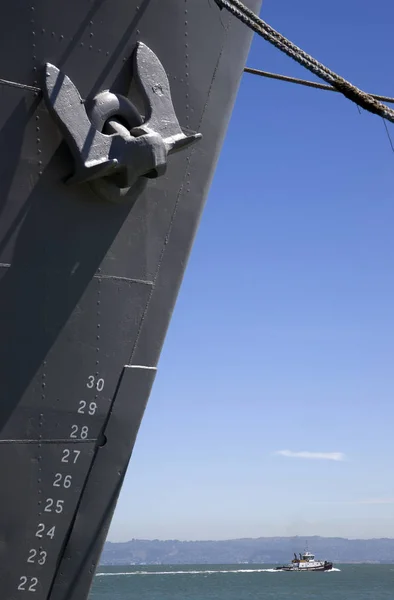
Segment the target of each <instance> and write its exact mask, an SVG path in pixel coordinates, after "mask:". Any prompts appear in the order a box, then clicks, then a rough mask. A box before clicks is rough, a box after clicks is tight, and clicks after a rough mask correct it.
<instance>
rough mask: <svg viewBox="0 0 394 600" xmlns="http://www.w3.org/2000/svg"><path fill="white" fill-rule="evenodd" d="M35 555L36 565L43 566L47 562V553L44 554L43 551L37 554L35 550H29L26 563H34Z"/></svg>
mask: <svg viewBox="0 0 394 600" xmlns="http://www.w3.org/2000/svg"><path fill="white" fill-rule="evenodd" d="M37 555H38V558H37V562H38V564H39V565H45V563H46V560H47V553H46V552H45V550H40V551H39V552H37V550H36V549H35V548H31V550H29V556H28V559H27V562H28V563H35V562H36V557H37Z"/></svg>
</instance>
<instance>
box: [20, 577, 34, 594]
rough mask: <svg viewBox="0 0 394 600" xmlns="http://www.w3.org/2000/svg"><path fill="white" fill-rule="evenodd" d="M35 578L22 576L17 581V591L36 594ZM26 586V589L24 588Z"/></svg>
mask: <svg viewBox="0 0 394 600" xmlns="http://www.w3.org/2000/svg"><path fill="white" fill-rule="evenodd" d="M37 583H38V579H37V577H30V578H29V577H26V576H25V575H22V577H20V579H19V585H18V590H20V591H21V592H36V591H37ZM26 586H28V587H26Z"/></svg>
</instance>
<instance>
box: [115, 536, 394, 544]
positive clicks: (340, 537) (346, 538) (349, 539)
mask: <svg viewBox="0 0 394 600" xmlns="http://www.w3.org/2000/svg"><path fill="white" fill-rule="evenodd" d="M298 538H300V539H303V540H311V539H316V538H320V539H322V540H346V541H352V542H357V541H360V542H361V541H362V542H368V541H380V540H391V541H394V537H382V536H379V537H343V536H340V535H333V536H325V535H267V536H258V537H238V538H226V539H219V540H218V539H216V540H215V539H208V538H205V539H178V538H131V539H129V540H127V541H125V542H114V541H112V540H106V541H105V543H106V544H129V543H130V542H182V543H184V542H192V543H195V542H235V541H241V540H293V539H298Z"/></svg>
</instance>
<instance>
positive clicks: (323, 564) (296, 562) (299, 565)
mask: <svg viewBox="0 0 394 600" xmlns="http://www.w3.org/2000/svg"><path fill="white" fill-rule="evenodd" d="M332 568H333V564H332V562H329V561H327V560H315V555H314V554H311V553H310V552H308V550H305V552H304V553H303V554H301V553H300V554H299V558H297V555H296V553H294V558H293V560H292V561H291V563H290V564H288V565H284V566H282V567H276V571H331V569H332Z"/></svg>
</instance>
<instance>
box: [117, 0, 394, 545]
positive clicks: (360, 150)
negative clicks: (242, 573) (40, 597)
mask: <svg viewBox="0 0 394 600" xmlns="http://www.w3.org/2000/svg"><path fill="white" fill-rule="evenodd" d="M261 14H262V16H263V17H264V18H265V19H266V20H267V21H268V22H269V23H270V24H271V25H272V26H274V27H275V28H277V29H278V30H279V31H281V32H282V33H283V34H284V35H286V36H287V37H289V38H290V39H292V41H294V42H295V43H297V44H298V45H300V46H301V47H303V48H304V49H305V50H306V51H308V52H310V53H311V54H313V55H314V56H315V57H316V58H318V59H319V60H321V61H322V62H324V63H325V64H326V65H327V66H329V67H330V68H332V69H333V70H336V71H337V72H339V73H340V74H341V75H343V76H344V77H347V78H348V79H350V80H351V81H352V82H353V83H355V84H356V85H358V86H360V87H362V88H363V89H365V90H367V91H371V92H375V93H381V94H387V95H392V96H394V72H393V68H392V61H391V57H392V29H393V25H394V5H393V3H392V2H390V0H380V2H379V3H378V4H376V3H375V5H374V6H373V5H372V3H370V2H369V1H368V2H367V1H366V0H357V1H356V0H347V1H346V2H343V0H331V2H326V3H321V2H315V1H312V0H298V1H297V2H294V0H265V2H264V6H263V10H262V13H261ZM248 65H249V66H253V67H256V68H262V69H265V70H269V71H276V72H279V73H283V74H289V75H294V76H301V77H304V78H309V79H313V76H312V75H310V74H309V73H308V72H306V71H304V70H303V69H302V68H301V67H299V66H298V65H296V64H294V63H293V62H292V61H291V60H290V59H288V58H287V57H284V56H282V55H281V54H280V53H279V52H278V51H277V50H275V49H273V48H271V47H269V46H268V45H267V43H266V42H264V41H263V40H261V39H255V40H254V43H253V46H252V50H251V54H250V56H249V59H248ZM389 130H390V131H391V134H392V137H393V140H394V128H393V127H392V126H391V125H389ZM393 184H394V153H393V152H392V150H391V148H390V144H389V141H388V138H387V135H386V132H385V129H384V126H383V122H382V120H381V119H380V118H379V117H375V116H373V115H368V114H366V113H365V112H362V114H360V113H359V111H358V109H357V107H356V106H355V105H353V104H351V103H350V102H349V101H348V100H346V99H344V98H342V97H340V96H339V95H338V94H333V93H328V92H320V91H317V90H311V89H304V88H301V87H299V86H294V85H290V84H285V83H281V82H275V81H271V80H265V79H261V78H258V77H254V76H252V75H244V77H243V80H242V84H241V87H240V91H239V95H238V99H237V103H236V106H235V109H234V113H233V116H232V120H231V123H230V127H229V130H228V134H227V137H226V140H225V144H224V147H223V151H222V153H221V157H220V161H219V164H218V168H217V171H216V175H215V178H214V181H213V185H212V188H211V191H210V194H209V198H208V202H207V206H206V210H205V212H204V215H203V219H202V222H201V225H200V229H199V232H198V235H197V238H196V242H195V245H194V248H193V252H192V256H191V259H190V262H189V266H188V269H187V273H186V276H185V279H184V283H183V286H182V289H181V292H180V296H179V299H178V303H177V306H176V309H175V312H174V316H173V320H172V323H171V326H170V330H169V333H168V336H167V339H166V342H165V346H164V349H163V353H162V358H161V361H160V364H159V372H158V376H157V379H156V384H155V386H154V389H153V392H152V395H151V398H150V401H149V404H148V408H147V411H146V414H145V418H144V421H143V424H142V426H141V429H140V434H139V437H138V440H137V443H136V447H135V451H134V455H133V458H132V460H131V463H130V467H129V470H128V474H127V478H126V481H125V484H124V487H123V490H122V494H121V498H120V500H119V503H118V507H117V511H116V514H115V517H114V521H113V524H112V527H111V530H110V535H109V539H110V540H112V541H117V540H122V541H124V540H127V539H130V538H132V537H144V538H179V539H207V538H209V539H224V538H230V537H243V536H253V537H257V536H264V535H267V536H270V535H313V534H317V535H319V534H320V535H334V536H335V535H343V536H348V537H374V536H388V537H389V536H392V537H394V484H393V476H392V456H393V450H394V448H393V445H394V444H393V441H392V439H393V435H392V432H393V417H394V402H393V397H394V370H393V368H392V363H393V357H394V315H393V307H394V274H393V273H394V269H393V267H394V238H393V223H394V200H393ZM300 452H301V453H304V454H302V455H300V456H298V455H295V456H293V455H292V454H293V453H296V454H297V453H300ZM305 453H306V454H305ZM311 453H312V454H311ZM314 453H317V456H315V455H314ZM326 454H327V456H325V455H326Z"/></svg>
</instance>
